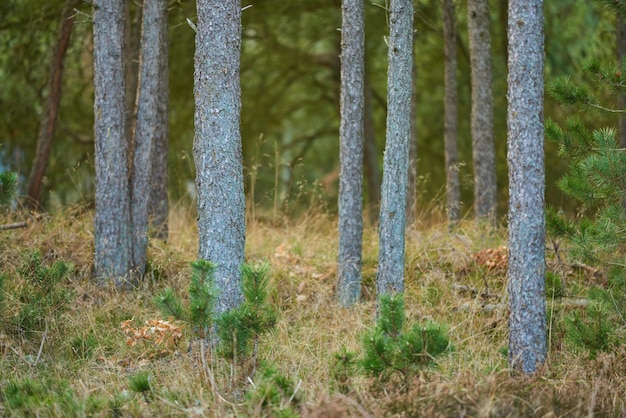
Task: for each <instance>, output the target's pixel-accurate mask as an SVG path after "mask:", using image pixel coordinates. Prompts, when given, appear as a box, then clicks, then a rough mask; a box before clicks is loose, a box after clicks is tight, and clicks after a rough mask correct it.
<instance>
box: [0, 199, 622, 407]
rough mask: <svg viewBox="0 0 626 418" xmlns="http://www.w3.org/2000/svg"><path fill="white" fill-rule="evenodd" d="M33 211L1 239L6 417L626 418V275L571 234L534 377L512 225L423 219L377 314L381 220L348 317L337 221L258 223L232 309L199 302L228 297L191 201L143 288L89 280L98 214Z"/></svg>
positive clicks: (8, 218)
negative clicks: (511, 305)
mask: <svg viewBox="0 0 626 418" xmlns="http://www.w3.org/2000/svg"><path fill="white" fill-rule="evenodd" d="M32 216H33V215H28V214H26V213H25V212H20V211H14V212H7V213H4V214H3V215H1V216H0V224H10V223H15V222H19V221H28V227H26V228H21V229H11V230H4V231H0V248H2V253H1V255H0V267H1V269H0V271H1V272H2V275H1V281H0V313H1V316H0V318H1V319H0V321H1V322H0V391H1V392H0V393H1V400H0V408H1V410H2V412H1V414H2V415H5V416H198V417H201V416H220V417H221V416H311V417H322V416H396V415H397V416H400V415H402V416H464V415H465V416H557V417H559V416H568V417H570V416H589V415H590V414H595V415H596V416H615V417H617V416H623V415H624V414H625V413H626V401H625V399H626V347H625V346H624V343H623V341H624V338H625V337H626V323H625V322H624V317H623V305H621V306H622V308H621V310H616V309H615V308H614V307H615V306H620V305H619V304H618V303H622V302H621V301H623V300H624V299H623V298H624V292H623V286H622V287H620V286H618V284H619V283H623V279H622V278H621V276H619V275H616V273H615V270H614V269H606V268H603V267H602V266H598V265H593V264H584V263H583V262H582V261H578V262H577V261H574V259H572V258H569V257H568V256H567V255H568V254H569V253H570V248H568V244H567V242H565V241H564V242H562V243H560V246H559V257H556V256H555V254H554V251H551V252H549V253H548V255H547V257H548V271H549V273H548V275H547V286H546V287H547V295H546V297H547V307H548V313H549V324H548V325H549V355H548V362H547V366H546V367H545V369H544V370H542V371H541V372H540V373H539V374H538V375H536V376H534V377H531V378H525V377H522V376H512V375H511V373H510V371H509V370H508V369H507V355H506V353H507V340H508V337H507V307H506V306H507V300H506V298H507V296H506V293H505V292H506V265H507V249H506V247H505V246H504V245H505V243H506V233H505V230H504V229H502V230H493V229H492V228H491V227H489V226H487V225H483V224H480V223H475V222H473V221H464V222H461V223H459V224H458V225H457V226H455V227H454V228H453V229H452V230H450V229H449V228H448V226H447V224H446V223H445V222H444V221H443V219H442V220H441V221H437V220H436V219H432V218H430V217H429V218H428V220H426V218H424V219H422V222H417V223H416V224H415V226H414V227H412V228H411V229H409V230H408V232H407V263H406V270H405V278H406V293H405V295H404V298H401V299H394V298H391V299H387V300H386V302H384V303H381V306H380V307H378V309H380V311H379V315H378V319H377V316H376V310H377V306H376V300H375V283H374V279H375V276H376V268H377V264H376V256H377V253H378V248H377V242H378V239H377V232H376V227H375V226H373V225H370V226H368V227H366V229H365V235H364V241H363V242H364V270H363V279H364V280H363V283H364V284H363V292H362V293H363V298H364V300H363V302H362V303H359V304H356V305H355V306H354V307H352V308H350V309H344V308H341V307H340V306H339V304H338V303H337V302H336V299H335V288H334V287H335V281H336V259H337V234H336V228H337V225H336V220H335V218H334V216H333V215H331V214H328V213H326V212H325V211H324V210H323V209H319V208H317V209H311V210H310V211H309V212H307V213H305V214H304V215H303V216H301V217H299V218H298V219H293V218H287V217H284V218H283V217H280V216H268V217H267V218H266V219H264V220H258V219H249V221H248V237H247V248H246V254H247V263H248V266H249V267H248V269H247V270H246V271H245V272H244V277H245V278H247V279H246V280H244V281H245V282H247V285H246V286H247V288H248V290H249V291H248V292H247V293H246V303H245V304H244V306H243V307H242V309H241V311H240V312H237V313H234V314H232V316H231V317H230V318H228V317H227V318H225V319H224V318H223V317H222V318H217V317H213V316H211V314H210V312H211V307H210V306H199V305H198V304H197V303H194V302H195V301H196V300H195V298H197V296H198V295H205V296H206V294H210V293H211V291H212V290H211V286H210V264H209V263H204V262H201V261H197V260H195V257H196V255H197V242H198V238H197V231H196V230H195V227H194V222H193V219H194V217H195V213H194V212H193V210H188V209H186V208H185V207H184V205H178V206H175V208H174V209H173V211H172V213H171V214H170V239H169V241H168V242H167V243H166V242H163V241H159V240H152V241H151V246H150V249H149V273H148V275H147V277H146V278H145V280H144V281H143V282H142V283H141V284H140V286H138V287H137V288H136V289H134V290H130V291H119V290H116V289H115V288H113V287H111V288H102V287H98V286H96V285H95V284H93V283H92V281H91V280H90V278H91V272H92V268H93V248H92V244H91V243H92V242H93V239H92V236H91V230H92V224H93V213H92V212H91V211H90V210H87V209H84V208H82V207H75V208H71V209H67V210H65V211H64V212H62V213H59V214H55V215H51V214H46V215H37V218H34V217H32ZM620 292H621V293H620ZM619 298H622V299H619ZM202 299H203V300H206V298H204V296H203V297H202ZM598 301H604V302H602V303H599V302H598ZM209 305H210V304H209ZM210 321H216V323H221V324H222V329H229V331H228V332H227V333H224V334H222V343H225V344H221V345H220V347H211V346H207V345H206V344H204V343H202V341H201V338H202V337H203V336H204V335H205V334H204V333H205V332H207V331H209V332H210V330H211V327H212V322H210ZM220 321H222V322H220ZM224 321H225V322H224ZM228 324H230V325H231V326H232V327H231V328H228V327H227V326H226V325H228ZM228 336H230V337H232V338H231V339H229V338H228ZM407 345H408V347H409V348H405V347H407Z"/></svg>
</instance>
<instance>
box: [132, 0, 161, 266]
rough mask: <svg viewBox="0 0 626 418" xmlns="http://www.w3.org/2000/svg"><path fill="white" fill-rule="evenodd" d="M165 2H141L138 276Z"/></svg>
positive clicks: (135, 219)
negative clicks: (142, 3) (142, 5)
mask: <svg viewBox="0 0 626 418" xmlns="http://www.w3.org/2000/svg"><path fill="white" fill-rule="evenodd" d="M166 8H167V0H151V1H146V2H144V7H143V18H142V25H141V52H140V56H139V83H138V90H137V116H136V120H135V129H134V149H133V166H132V175H131V221H132V250H133V251H132V255H133V264H132V269H133V272H134V273H136V274H138V275H139V277H141V276H143V275H144V274H145V271H146V261H147V260H146V251H147V249H148V200H149V197H150V178H151V171H152V155H153V144H154V142H155V141H156V136H157V130H156V128H157V124H158V120H159V110H160V109H159V96H160V94H159V87H160V85H159V84H160V83H159V73H160V71H161V68H160V63H161V58H160V55H161V54H162V50H161V48H160V47H161V46H162V45H163V43H164V42H163V39H164V38H165V36H166V34H165V33H164V32H163V28H164V25H163V21H164V20H165V16H166Z"/></svg>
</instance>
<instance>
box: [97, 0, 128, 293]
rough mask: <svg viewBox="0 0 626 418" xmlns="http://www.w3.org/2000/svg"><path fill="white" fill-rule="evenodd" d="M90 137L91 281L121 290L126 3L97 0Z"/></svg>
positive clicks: (125, 220) (123, 266) (123, 263)
mask: <svg viewBox="0 0 626 418" xmlns="http://www.w3.org/2000/svg"><path fill="white" fill-rule="evenodd" d="M93 20H94V85H95V98H94V113H95V123H94V135H95V143H96V152H95V160H96V161H95V162H96V213H95V234H94V239H95V260H94V263H95V276H96V278H98V279H99V280H101V281H108V280H114V281H115V282H116V284H118V285H121V284H123V283H124V282H125V281H126V280H127V279H128V273H129V271H130V266H131V257H132V256H131V255H132V251H131V225H130V207H129V202H130V199H129V190H128V189H129V187H128V164H127V163H126V162H127V161H128V138H127V136H126V91H125V81H124V68H125V67H124V53H123V50H124V48H123V44H124V2H123V1H122V0H96V1H94V3H93Z"/></svg>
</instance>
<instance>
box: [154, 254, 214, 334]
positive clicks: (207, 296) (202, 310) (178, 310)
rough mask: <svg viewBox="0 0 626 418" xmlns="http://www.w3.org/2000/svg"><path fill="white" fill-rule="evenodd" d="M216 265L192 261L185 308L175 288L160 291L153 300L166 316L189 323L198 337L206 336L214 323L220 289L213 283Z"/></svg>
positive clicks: (204, 261) (208, 262)
mask: <svg viewBox="0 0 626 418" xmlns="http://www.w3.org/2000/svg"><path fill="white" fill-rule="evenodd" d="M214 271H215V265H214V264H213V263H211V262H210V261H207V260H198V261H195V262H193V263H191V283H190V284H189V306H188V309H185V308H184V306H183V304H182V302H181V300H180V299H179V298H178V297H177V296H176V293H175V292H174V290H173V289H171V288H167V289H165V290H163V291H162V292H160V293H158V294H157V295H156V296H155V297H154V298H153V302H154V304H155V305H156V306H157V308H159V310H160V311H161V314H162V315H164V316H165V317H168V318H170V317H172V318H174V319H177V320H180V321H186V322H188V323H189V325H190V327H191V329H192V330H193V332H194V333H196V334H197V336H198V337H201V338H205V337H206V336H207V332H208V330H209V329H210V328H211V327H212V325H213V305H214V304H215V299H216V298H217V295H218V291H217V289H216V288H215V286H214V284H213V272H214Z"/></svg>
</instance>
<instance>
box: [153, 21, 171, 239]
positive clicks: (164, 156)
mask: <svg viewBox="0 0 626 418" xmlns="http://www.w3.org/2000/svg"><path fill="white" fill-rule="evenodd" d="M161 25H162V28H161V33H162V34H163V36H161V37H160V38H159V42H160V43H161V44H160V45H159V49H160V51H161V53H160V54H159V75H158V83H159V85H158V88H157V94H158V96H157V109H158V111H157V121H156V134H155V137H154V148H153V151H152V175H151V177H150V182H151V184H150V198H149V200H148V220H149V222H150V227H151V229H152V232H153V236H154V237H156V238H160V239H167V238H168V224H167V216H168V213H169V203H168V195H167V190H168V154H169V145H168V144H169V119H168V117H169V96H170V94H169V64H168V57H169V42H168V26H167V10H166V11H165V16H164V18H163V19H162V20H161Z"/></svg>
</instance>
